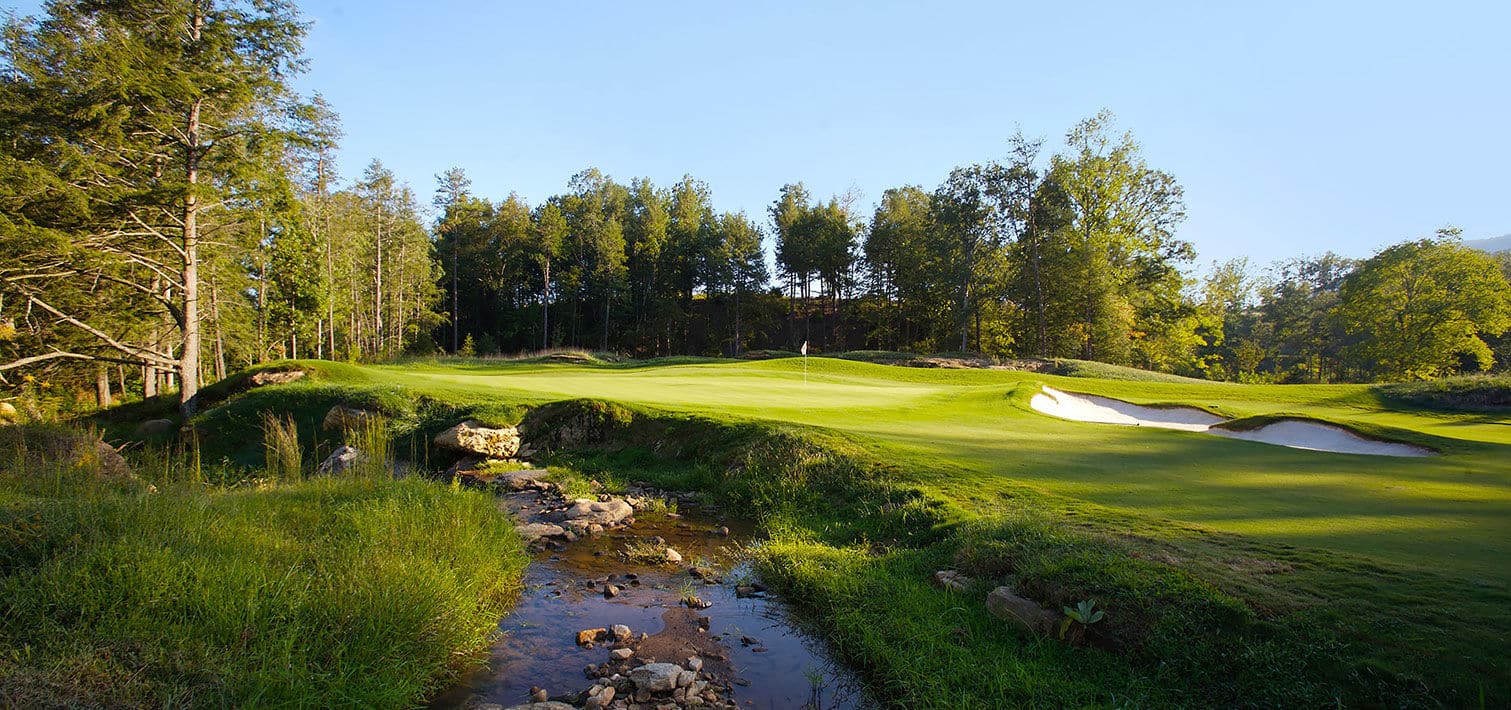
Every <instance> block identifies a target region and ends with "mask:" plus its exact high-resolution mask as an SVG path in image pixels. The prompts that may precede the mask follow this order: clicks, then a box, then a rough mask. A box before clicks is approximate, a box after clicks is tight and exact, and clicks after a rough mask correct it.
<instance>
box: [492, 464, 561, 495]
mask: <svg viewBox="0 0 1511 710" xmlns="http://www.w3.org/2000/svg"><path fill="white" fill-rule="evenodd" d="M550 473H551V472H550V471H547V470H546V469H543V468H528V469H522V470H519V471H505V472H503V473H500V474H498V475H497V476H495V477H494V478H493V485H495V486H498V487H499V488H502V489H504V490H506V491H523V490H528V489H531V488H538V487H540V486H541V485H543V483H542V481H541V479H542V478H544V477H545V476H547V475H549V474H550Z"/></svg>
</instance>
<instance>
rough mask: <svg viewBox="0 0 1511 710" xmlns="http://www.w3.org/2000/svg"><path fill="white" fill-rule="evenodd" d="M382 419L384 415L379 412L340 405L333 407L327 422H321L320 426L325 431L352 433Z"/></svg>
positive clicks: (326, 415) (327, 415)
mask: <svg viewBox="0 0 1511 710" xmlns="http://www.w3.org/2000/svg"><path fill="white" fill-rule="evenodd" d="M381 417H382V415H381V414H378V413H377V412H370V411H368V410H366V409H357V408H356V407H348V406H346V405H344V404H338V405H336V406H334V407H331V408H330V411H328V412H326V413H325V421H323V422H321V423H320V426H321V427H322V428H325V429H332V430H343V431H350V430H352V429H360V428H362V427H363V426H366V425H367V423H368V422H370V421H375V420H377V419H380V418H381Z"/></svg>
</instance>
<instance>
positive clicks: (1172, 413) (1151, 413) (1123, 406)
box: [1029, 387, 1227, 431]
mask: <svg viewBox="0 0 1511 710" xmlns="http://www.w3.org/2000/svg"><path fill="white" fill-rule="evenodd" d="M1029 405H1030V406H1032V407H1033V408H1034V410H1035V411H1038V412H1041V413H1044V414H1048V415H1049V416H1052V417H1059V418H1061V419H1069V420H1071V421H1077V422H1093V423H1096V424H1122V425H1125V426H1152V427H1158V428H1160V429H1180V430H1182V431H1206V430H1207V429H1209V428H1211V427H1212V426H1213V425H1214V424H1221V423H1223V422H1225V421H1227V420H1226V419H1223V418H1222V417H1219V416H1217V415H1216V414H1213V413H1211V412H1206V411H1202V410H1200V409H1197V408H1195V407H1146V406H1143V405H1140V404H1132V403H1129V402H1124V401H1122V400H1119V399H1109V398H1107V397H1098V396H1096V395H1093V394H1070V393H1068V392H1061V391H1059V390H1056V389H1050V388H1048V387H1045V388H1044V391H1043V392H1040V393H1038V394H1035V395H1034V398H1033V399H1032V400H1030V401H1029Z"/></svg>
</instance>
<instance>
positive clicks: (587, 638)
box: [577, 627, 609, 648]
mask: <svg viewBox="0 0 1511 710" xmlns="http://www.w3.org/2000/svg"><path fill="white" fill-rule="evenodd" d="M608 635H609V630H608V629H605V628H603V627H599V628H596V629H583V630H581V631H578V632H577V645H578V646H587V647H588V648H592V647H593V642H594V641H597V640H598V639H601V638H603V637H605V636H608Z"/></svg>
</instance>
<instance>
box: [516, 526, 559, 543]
mask: <svg viewBox="0 0 1511 710" xmlns="http://www.w3.org/2000/svg"><path fill="white" fill-rule="evenodd" d="M514 532H517V533H519V536H520V537H522V538H524V540H525V542H535V541H536V540H540V539H542V538H550V537H565V536H566V534H567V531H566V529H565V528H563V527H561V526H560V525H552V524H550V523H527V524H525V525H516V526H514Z"/></svg>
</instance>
